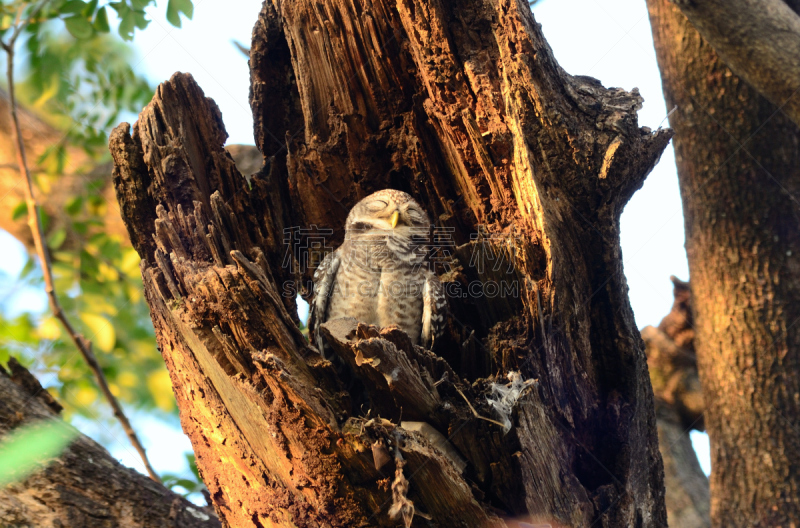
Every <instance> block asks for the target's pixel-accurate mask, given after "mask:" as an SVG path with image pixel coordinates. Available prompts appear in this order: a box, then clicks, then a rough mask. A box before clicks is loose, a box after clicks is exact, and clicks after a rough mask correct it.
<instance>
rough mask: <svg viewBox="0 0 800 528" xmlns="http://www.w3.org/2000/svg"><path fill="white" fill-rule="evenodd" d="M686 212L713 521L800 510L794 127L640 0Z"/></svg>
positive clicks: (695, 37)
mask: <svg viewBox="0 0 800 528" xmlns="http://www.w3.org/2000/svg"><path fill="white" fill-rule="evenodd" d="M648 7H649V10H650V18H651V24H652V27H653V36H654V39H655V46H656V53H657V57H658V61H659V66H660V68H661V75H662V81H663V86H664V94H665V97H666V100H667V104H668V107H670V108H672V107H677V110H676V111H675V112H674V113H673V114H672V116H671V117H670V123H671V124H672V126H673V127H674V129H675V132H676V135H675V155H676V160H677V165H678V175H679V178H680V186H681V195H682V198H683V210H684V217H685V223H686V248H687V254H688V257H689V269H690V272H691V287H692V296H693V303H694V313H695V328H696V349H697V359H698V367H699V373H700V380H701V382H702V386H703V394H704V398H705V405H706V412H705V424H706V427H707V429H708V432H709V436H710V438H711V465H712V474H711V519H712V525H714V526H745V525H747V526H789V525H790V523H793V522H796V521H797V519H800V466H799V465H798V464H800V462H799V461H800V437H798V435H797V429H796V427H797V425H796V424H797V423H800V400H799V399H798V394H800V377H798V376H797V373H798V367H800V326H799V325H798V321H799V320H800V303H798V298H800V267H799V266H798V265H797V255H798V254H800V253H799V252H800V222H798V218H800V217H799V216H798V212H800V208H798V201H797V197H798V196H800V144H799V143H800V134H798V127H797V126H796V125H795V124H794V123H793V122H792V121H791V120H790V119H789V118H788V117H787V116H786V115H784V114H783V113H782V112H781V111H779V109H778V108H777V107H776V106H775V105H773V104H772V103H770V102H769V101H767V100H766V99H764V98H763V97H761V96H759V95H758V93H757V92H756V91H755V90H754V89H753V88H751V87H750V86H749V85H747V84H746V83H745V82H744V81H742V80H741V79H739V78H738V77H736V75H734V74H733V73H732V72H731V71H730V70H729V69H728V68H727V67H726V66H725V65H724V64H723V62H722V61H721V60H720V58H719V56H718V55H717V54H716V53H715V52H714V50H713V49H712V48H711V46H709V45H708V44H707V43H706V42H705V41H703V39H702V37H701V36H700V35H699V34H698V33H697V31H695V29H694V28H693V27H692V26H691V24H690V23H689V22H688V21H687V20H686V18H685V17H684V16H683V15H682V14H681V13H680V11H679V10H678V9H677V7H675V6H673V5H670V4H669V3H668V2H667V0H648Z"/></svg>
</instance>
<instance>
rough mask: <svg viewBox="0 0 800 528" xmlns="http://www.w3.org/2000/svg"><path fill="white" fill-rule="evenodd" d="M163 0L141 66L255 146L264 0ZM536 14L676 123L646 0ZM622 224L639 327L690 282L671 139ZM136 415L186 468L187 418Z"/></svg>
mask: <svg viewBox="0 0 800 528" xmlns="http://www.w3.org/2000/svg"><path fill="white" fill-rule="evenodd" d="M160 3H161V4H162V7H161V8H155V9H151V10H150V17H151V19H152V22H151V23H150V25H149V27H148V28H147V29H146V30H144V31H142V32H139V33H137V34H136V38H135V41H134V45H135V47H136V48H137V50H138V59H137V60H138V64H137V66H136V67H137V69H139V70H140V71H141V72H142V73H143V74H145V75H146V76H147V77H148V78H149V79H150V80H151V81H152V82H153V83H158V82H161V81H164V80H166V79H168V78H169V77H170V76H171V75H172V74H173V73H174V72H176V71H182V72H189V73H191V74H192V75H193V76H194V78H195V79H196V80H197V82H198V83H199V85H200V86H201V87H202V88H203V90H204V91H205V93H206V95H207V96H209V97H211V98H213V99H214V100H215V101H216V102H217V104H218V105H219V107H220V109H221V111H222V117H223V119H224V121H225V126H226V128H227V130H228V134H229V136H230V139H229V143H247V144H253V133H252V126H253V124H252V118H251V114H250V108H249V106H248V89H249V72H248V68H247V60H246V58H245V57H244V55H243V54H242V53H241V52H240V51H239V50H238V49H237V48H236V47H235V46H234V45H233V41H234V40H235V41H238V42H241V43H243V44H244V45H245V46H249V42H250V35H251V30H252V27H253V24H254V23H255V20H256V18H257V16H258V12H259V11H260V9H261V2H260V1H256V0H200V1H197V2H195V11H194V18H193V20H191V21H185V20H184V24H183V28H181V29H178V28H173V27H172V26H171V25H169V24H168V23H167V21H166V18H165V6H166V2H160ZM534 16H535V17H536V19H537V21H538V22H539V23H541V24H542V27H543V30H544V34H545V36H546V38H547V39H548V42H549V43H550V46H551V47H552V48H553V51H554V53H555V56H556V58H557V59H558V60H559V62H560V63H561V65H562V67H563V68H564V69H565V70H566V71H568V72H570V73H572V74H575V75H589V76H592V77H596V78H598V79H599V80H600V81H601V82H602V83H603V84H604V85H605V86H607V87H611V86H618V87H622V88H625V89H627V90H630V89H632V88H634V87H638V88H639V91H640V92H641V93H642V95H643V97H644V99H645V103H644V108H643V109H642V110H641V111H640V112H639V124H640V125H643V126H649V127H651V128H653V129H656V128H658V127H659V126H667V122H666V116H667V108H666V107H665V103H664V99H663V97H662V93H661V80H660V76H659V72H658V66H657V64H656V58H655V52H654V50H653V44H652V37H651V34H650V25H649V20H648V17H647V10H646V4H645V2H644V1H643V0H613V1H608V0H542V1H540V2H539V3H538V4H536V5H535V6H534ZM131 118H132V119H133V118H134V116H131ZM621 231H622V252H623V259H624V266H625V274H626V276H627V278H628V285H629V287H630V299H631V304H632V306H633V310H634V314H635V316H636V322H637V325H638V326H639V327H640V328H641V327H643V326H646V325H648V324H652V325H656V324H658V322H659V321H660V320H661V318H662V317H663V316H664V315H666V314H667V313H668V312H669V309H670V306H671V305H672V283H671V282H670V280H669V276H670V275H676V276H678V277H680V278H681V279H684V280H686V279H688V277H689V272H688V266H687V262H686V254H685V251H684V235H683V215H682V213H681V200H680V194H679V190H678V179H677V175H676V172H675V161H674V156H673V152H672V147H671V146H670V147H669V148H668V149H667V150H666V151H665V152H664V155H663V156H662V158H661V162H660V163H659V165H658V166H657V167H656V168H655V169H654V170H653V172H652V174H651V175H650V176H649V177H648V179H647V181H646V182H645V184H644V187H643V188H642V189H641V190H640V191H638V192H637V193H636V194H635V195H634V197H633V199H632V200H631V202H630V203H629V204H628V206H627V207H626V208H625V211H624V213H623V215H622V222H621ZM0 248H2V250H3V253H4V255H5V258H4V259H3V260H2V262H0V270H5V271H7V272H9V273H10V274H12V276H15V275H16V274H17V273H18V270H19V268H20V267H21V265H22V263H23V261H24V260H23V253H22V251H23V250H22V248H21V246H20V245H19V244H18V243H17V242H16V241H15V240H13V239H12V238H11V237H10V236H9V235H7V234H6V233H2V232H0ZM2 289H3V287H0V290H2ZM15 304H16V306H17V309H22V308H24V309H29V310H33V311H41V310H44V309H45V308H46V302H45V299H44V296H43V294H38V293H35V292H30V291H27V290H22V291H21V292H20V293H19V294H18V295H17V296H16V303H15ZM133 420H134V423H135V424H137V425H138V429H139V431H140V432H141V435H142V436H143V442H144V443H145V446H146V448H147V449H148V454H149V455H150V457H151V460H152V463H153V465H154V466H155V467H156V469H157V471H159V472H161V471H170V472H177V473H184V472H185V471H186V470H187V468H186V465H185V462H184V459H183V453H184V452H186V451H190V450H191V446H190V445H189V442H188V440H187V439H186V437H185V436H183V434H182V433H181V432H180V429H179V426H178V424H175V423H164V422H161V421H158V420H154V419H152V418H151V417H148V416H142V415H134V417H133ZM78 425H79V426H80V427H81V429H82V430H84V432H86V433H87V434H90V435H91V436H93V437H95V438H97V439H99V440H101V441H102V443H103V444H104V445H106V446H107V447H108V448H109V449H110V450H111V452H112V453H113V454H114V456H116V457H118V458H119V459H120V460H121V461H122V462H123V463H125V464H127V465H130V466H132V467H134V468H137V469H139V470H142V468H141V462H140V461H139V459H138V457H137V456H136V454H135V452H134V451H133V449H132V448H131V447H130V446H129V444H128V442H127V439H126V438H125V436H124V434H123V433H122V431H121V430H120V431H114V430H106V429H104V428H102V429H101V428H99V427H98V426H95V425H93V424H92V423H91V422H88V421H86V422H85V423H83V422H82V423H80V424H78ZM101 427H102V426H101ZM692 438H693V441H694V445H695V449H696V450H697V451H698V455H699V458H700V462H701V465H702V466H703V468H704V470H705V471H706V472H707V473H708V471H709V469H710V457H709V451H708V440H707V437H706V435H704V434H700V433H693V434H692Z"/></svg>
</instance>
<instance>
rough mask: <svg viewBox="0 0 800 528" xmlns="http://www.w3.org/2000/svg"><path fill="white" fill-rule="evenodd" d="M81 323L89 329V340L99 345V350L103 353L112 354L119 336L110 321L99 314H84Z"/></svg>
mask: <svg viewBox="0 0 800 528" xmlns="http://www.w3.org/2000/svg"><path fill="white" fill-rule="evenodd" d="M81 321H83V323H84V324H85V325H86V326H88V327H89V330H90V332H89V335H87V336H85V337H86V338H87V339H89V340H90V341H92V342H93V343H94V344H96V345H97V348H99V349H100V350H102V351H103V352H111V351H112V350H113V349H114V344H115V343H116V342H117V334H116V332H115V331H114V325H112V324H111V323H109V322H108V319H106V318H105V317H102V316H100V315H97V314H92V313H86V312H84V313H82V314H81Z"/></svg>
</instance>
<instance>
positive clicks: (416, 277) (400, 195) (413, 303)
mask: <svg viewBox="0 0 800 528" xmlns="http://www.w3.org/2000/svg"><path fill="white" fill-rule="evenodd" d="M429 233H430V221H429V220H428V215H427V214H426V213H425V211H423V210H422V208H421V207H420V206H419V204H418V203H417V202H415V201H414V199H413V198H412V197H411V196H409V195H408V194H406V193H404V192H402V191H396V190H393V189H385V190H383V191H378V192H376V193H374V194H371V195H369V196H367V197H366V198H364V199H363V200H361V201H360V202H358V203H357V204H356V205H355V207H353V208H352V209H351V210H350V214H348V215H347V220H346V221H345V237H344V242H343V243H342V245H341V246H340V247H339V249H337V250H336V251H334V252H333V253H330V254H328V255H327V256H326V257H325V259H324V260H323V261H322V263H321V264H320V266H319V267H318V268H317V270H316V272H315V273H314V298H313V300H312V302H311V313H310V317H309V324H308V326H309V330H310V331H311V335H312V336H313V338H314V339H315V344H316V345H317V348H318V349H319V351H320V352H321V353H322V352H323V341H322V336H321V335H320V332H319V325H321V324H322V323H324V322H325V321H329V320H332V319H338V318H340V317H353V318H355V319H356V320H357V321H359V322H363V323H367V324H371V325H375V326H377V327H379V328H383V327H385V326H389V325H392V324H394V325H397V326H398V327H400V329H402V330H403V331H405V332H406V333H407V334H408V336H409V337H410V338H411V341H412V342H413V343H414V344H418V345H422V346H424V347H426V348H430V347H431V346H432V344H433V340H434V338H435V337H437V336H438V335H440V334H441V331H442V329H443V327H444V323H445V313H446V311H447V300H446V297H445V292H444V288H443V286H442V283H441V282H440V281H439V278H438V277H437V276H436V274H435V273H434V272H433V271H432V270H430V269H429V268H428V266H427V259H426V257H427V249H428V248H427V243H428V240H429Z"/></svg>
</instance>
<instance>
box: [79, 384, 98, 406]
mask: <svg viewBox="0 0 800 528" xmlns="http://www.w3.org/2000/svg"><path fill="white" fill-rule="evenodd" d="M96 399H97V391H96V390H95V389H93V388H92V387H81V388H80V389H78V392H76V393H75V401H76V402H78V405H82V406H84V407H88V406H89V405H91V404H93V403H94V402H95V400H96Z"/></svg>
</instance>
